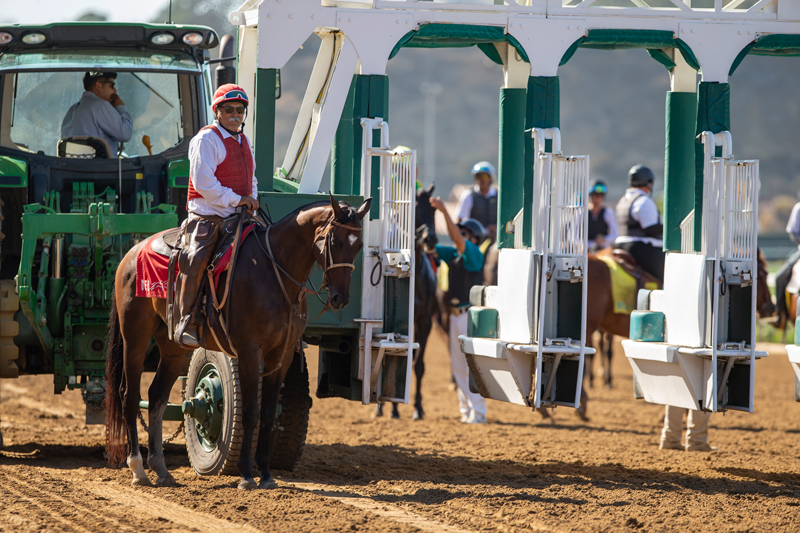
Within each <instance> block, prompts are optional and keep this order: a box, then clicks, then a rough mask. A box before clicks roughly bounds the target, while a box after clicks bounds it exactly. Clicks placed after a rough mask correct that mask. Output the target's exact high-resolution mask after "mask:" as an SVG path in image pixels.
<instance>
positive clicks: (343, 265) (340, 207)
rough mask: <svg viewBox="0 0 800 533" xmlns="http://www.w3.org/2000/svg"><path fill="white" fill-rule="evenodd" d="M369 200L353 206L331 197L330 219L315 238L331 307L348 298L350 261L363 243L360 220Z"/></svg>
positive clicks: (342, 305) (343, 304) (339, 307)
mask: <svg viewBox="0 0 800 533" xmlns="http://www.w3.org/2000/svg"><path fill="white" fill-rule="evenodd" d="M371 202H372V198H367V199H366V200H364V203H363V204H361V207H359V208H358V209H354V208H353V207H351V206H350V205H349V204H347V203H345V202H341V203H340V202H337V201H336V200H334V199H333V196H331V210H332V213H331V218H330V219H328V222H327V224H326V225H325V226H324V227H323V228H322V229H321V231H320V232H319V234H318V236H317V239H316V241H315V244H316V245H317V246H316V247H315V248H316V252H317V262H318V263H319V264H320V265H321V266H322V268H323V270H324V271H325V272H324V274H323V286H325V287H327V289H328V303H329V304H330V306H331V307H333V308H334V309H341V308H343V307H344V306H345V305H347V304H348V302H349V301H350V280H351V279H352V274H353V269H354V268H355V266H354V265H353V261H355V259H356V256H357V255H358V252H359V251H360V250H361V247H362V246H363V243H362V241H361V219H363V218H364V216H365V215H366V214H367V213H368V212H369V205H370V203H371Z"/></svg>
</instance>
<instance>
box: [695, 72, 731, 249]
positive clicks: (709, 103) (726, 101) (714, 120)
mask: <svg viewBox="0 0 800 533" xmlns="http://www.w3.org/2000/svg"><path fill="white" fill-rule="evenodd" d="M730 129H731V86H730V84H728V83H717V82H706V81H703V82H700V86H699V87H698V89H697V130H696V135H697V136H696V137H695V145H694V146H695V151H694V173H695V182H694V249H695V251H697V252H699V251H700V244H701V236H702V223H703V142H702V139H701V137H700V134H701V133H703V132H704V131H711V132H713V133H719V132H721V131H730ZM717 155H719V150H718V151H717Z"/></svg>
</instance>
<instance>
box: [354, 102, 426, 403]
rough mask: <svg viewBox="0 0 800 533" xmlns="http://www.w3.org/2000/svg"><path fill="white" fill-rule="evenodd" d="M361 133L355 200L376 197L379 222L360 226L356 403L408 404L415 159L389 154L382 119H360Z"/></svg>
mask: <svg viewBox="0 0 800 533" xmlns="http://www.w3.org/2000/svg"><path fill="white" fill-rule="evenodd" d="M361 127H362V128H363V135H362V154H363V155H362V159H361V194H362V195H363V196H364V197H365V198H368V197H374V196H377V195H376V193H380V217H379V218H375V219H371V218H370V220H367V219H365V221H364V235H363V241H364V247H365V250H364V255H363V257H364V268H363V269H362V276H363V279H362V292H361V313H362V318H359V319H356V320H355V321H356V322H358V323H359V324H360V333H359V341H358V343H359V354H358V357H359V359H358V377H359V379H360V380H361V382H362V395H361V401H362V403H364V404H369V403H371V402H377V401H394V402H403V403H408V398H409V390H410V385H411V364H412V362H413V358H414V357H413V355H414V350H415V349H416V348H418V347H419V345H418V344H416V343H415V342H414V326H413V320H414V215H415V203H416V192H415V190H416V182H417V153H416V151H415V150H411V151H399V150H394V151H393V150H390V149H389V125H388V124H387V123H386V122H385V121H384V120H383V119H382V118H374V119H369V118H365V119H362V120H361ZM376 130H377V131H380V146H377V147H376V146H373V139H374V136H373V132H374V131H376ZM373 158H378V159H379V161H380V165H379V166H380V191H372V190H370V188H371V183H372V161H373ZM387 291H388V294H391V295H406V296H407V298H408V307H407V310H406V309H402V306H398V305H393V303H394V302H393V301H392V299H391V298H389V299H387V298H386V294H387ZM401 309H402V312H398V311H400V310H401ZM387 326H388V327H387ZM384 329H388V331H384ZM400 331H405V332H406V333H405V334H402V333H399V332H400ZM398 380H401V381H403V383H397V381H398Z"/></svg>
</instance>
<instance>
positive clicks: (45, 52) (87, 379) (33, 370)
mask: <svg viewBox="0 0 800 533" xmlns="http://www.w3.org/2000/svg"><path fill="white" fill-rule="evenodd" d="M219 44H220V42H219V38H218V36H217V34H216V33H215V32H214V31H213V30H212V29H210V28H206V27H201V26H180V25H166V24H161V25H148V24H109V23H84V22H81V23H56V24H49V25H41V26H20V25H12V26H0V200H1V201H2V204H0V205H2V215H3V217H2V228H0V229H1V230H2V235H3V237H2V246H0V285H1V286H2V287H3V290H2V291H0V292H1V293H2V296H0V300H2V304H0V305H2V306H3V309H4V310H7V311H9V313H7V314H8V315H9V316H8V317H7V318H8V322H9V324H10V326H9V327H6V328H4V329H3V331H2V333H0V345H2V346H4V348H3V350H1V352H2V353H1V354H0V377H16V376H17V375H18V374H19V373H28V374H38V373H53V374H54V377H55V380H54V381H55V383H54V388H55V391H56V392H61V391H62V390H64V389H65V388H79V387H80V388H82V389H83V390H84V393H85V395H86V396H87V397H89V398H90V399H91V397H92V393H91V390H88V389H87V388H86V385H87V384H89V383H100V382H102V379H103V371H104V366H105V354H104V347H105V330H106V323H107V320H108V309H109V307H110V304H111V298H112V289H113V283H114V274H115V271H116V267H117V265H118V264H119V260H120V259H121V258H122V256H123V255H124V253H125V252H126V251H127V250H128V249H130V247H131V246H133V245H134V244H135V243H136V242H138V240H139V239H141V238H142V236H143V235H149V234H152V233H154V232H158V231H161V230H163V229H167V228H170V227H174V226H176V225H177V224H178V221H179V220H180V219H181V218H183V217H184V215H185V205H186V193H187V188H188V181H189V161H188V147H189V141H190V140H191V138H192V137H193V136H194V135H195V134H196V133H197V131H198V130H199V129H200V128H202V127H204V126H205V125H206V124H208V122H209V120H210V116H211V110H210V101H211V94H212V92H213V88H212V86H211V84H212V81H211V69H210V66H209V65H210V61H209V58H210V53H209V49H211V48H214V47H217V46H218V45H219ZM87 73H95V74H96V73H114V74H116V77H115V78H113V79H107V80H106V81H107V82H108V83H113V84H114V85H113V87H114V88H115V89H116V92H117V94H118V95H119V97H120V98H121V99H122V101H123V103H124V109H125V110H126V111H127V113H129V114H130V116H131V119H132V122H133V125H132V133H131V135H130V138H129V139H127V140H125V142H122V143H117V142H114V141H113V140H111V141H109V139H108V138H102V137H98V136H97V135H94V136H93V135H91V134H86V133H84V132H82V131H79V128H78V129H76V128H73V130H72V131H71V132H69V134H67V135H65V134H64V132H63V131H62V123H63V122H64V119H65V117H66V116H67V115H68V113H69V114H71V113H72V112H71V108H73V107H74V106H76V105H77V104H78V103H79V102H81V99H82V96H83V95H84V94H85V87H84V77H85V76H86V75H87ZM92 98H94V96H92ZM108 111H110V110H108ZM89 117H90V118H91V115H90V116H89ZM87 120H88V119H87ZM107 137H111V136H110V135H109V136H107ZM154 352H155V353H154V354H153V355H154V356H155V355H157V350H154ZM154 360H157V358H155V357H154ZM90 389H91V387H90ZM95 396H96V397H97V398H96V399H97V402H95V403H97V404H98V405H99V403H100V402H101V400H102V390H100V392H98V393H97V394H96V395H95ZM91 403H92V402H91V401H90V402H87V405H90V404H91Z"/></svg>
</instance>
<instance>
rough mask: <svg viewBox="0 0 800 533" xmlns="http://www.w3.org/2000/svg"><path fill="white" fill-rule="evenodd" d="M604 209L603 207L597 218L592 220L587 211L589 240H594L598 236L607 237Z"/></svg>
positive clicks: (592, 216)
mask: <svg viewBox="0 0 800 533" xmlns="http://www.w3.org/2000/svg"><path fill="white" fill-rule="evenodd" d="M606 209H608V208H607V207H604V208H603V209H601V210H600V213H598V215H597V218H594V215H593V214H592V212H591V210H590V211H589V240H590V241H593V240H595V239H596V238H597V237H598V235H604V236H605V235H608V222H606V217H605V214H606Z"/></svg>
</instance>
